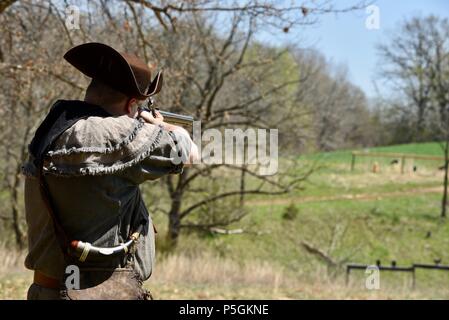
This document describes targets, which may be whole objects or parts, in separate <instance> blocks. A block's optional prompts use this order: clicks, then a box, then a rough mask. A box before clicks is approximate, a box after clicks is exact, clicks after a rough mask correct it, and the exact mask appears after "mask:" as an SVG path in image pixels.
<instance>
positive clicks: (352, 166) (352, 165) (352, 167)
mask: <svg viewBox="0 0 449 320" xmlns="http://www.w3.org/2000/svg"><path fill="white" fill-rule="evenodd" d="M354 167H355V153H354V152H353V153H352V159H351V171H354Z"/></svg>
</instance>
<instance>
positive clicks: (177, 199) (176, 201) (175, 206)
mask: <svg viewBox="0 0 449 320" xmlns="http://www.w3.org/2000/svg"><path fill="white" fill-rule="evenodd" d="M181 199H182V193H181V192H179V191H176V192H174V193H173V195H172V197H171V208H170V212H169V214H168V234H167V240H168V243H169V245H170V246H176V244H177V242H178V237H179V232H180V229H181V228H180V226H181V218H180V213H181Z"/></svg>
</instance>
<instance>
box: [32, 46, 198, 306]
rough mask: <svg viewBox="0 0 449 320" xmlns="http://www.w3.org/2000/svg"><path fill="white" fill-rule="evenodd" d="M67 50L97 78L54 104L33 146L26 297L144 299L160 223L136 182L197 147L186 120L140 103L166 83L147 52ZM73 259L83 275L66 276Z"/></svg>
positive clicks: (169, 169)
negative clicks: (76, 95) (75, 96)
mask: <svg viewBox="0 0 449 320" xmlns="http://www.w3.org/2000/svg"><path fill="white" fill-rule="evenodd" d="M64 58H65V59H66V60H67V61H68V62H69V63H70V64H72V65H73V66H74V67H75V68H76V69H78V70H79V71H81V72H82V73H84V74H85V75H87V76H88V77H90V78H92V81H91V83H90V85H89V86H88V88H87V90H86V94H85V98H84V101H78V100H58V101H57V102H56V103H55V104H54V105H53V107H52V108H51V110H50V111H49V113H48V115H47V116H46V118H45V119H44V121H43V122H42V123H41V124H40V126H39V127H38V129H37V130H36V133H35V136H34V138H33V139H32V141H31V143H30V145H29V159H28V161H27V162H26V163H25V164H24V166H23V173H24V174H25V176H26V180H25V210H26V220H27V224H28V241H29V252H28V255H27V257H26V260H25V265H26V267H27V268H29V269H31V270H34V281H33V284H32V285H31V287H30V288H29V291H28V299H61V298H63V299H146V298H148V297H149V294H148V292H146V291H145V290H144V289H143V288H142V282H143V281H145V280H147V279H148V278H149V277H150V276H151V274H152V271H153V267H154V261H155V260H154V258H155V233H156V232H157V231H156V229H155V227H154V225H153V223H152V219H151V216H150V215H149V213H148V211H147V209H146V207H145V204H144V202H143V200H142V196H141V193H140V189H139V185H140V184H141V183H143V182H145V181H147V180H154V179H158V178H160V177H162V176H164V175H167V174H178V173H180V172H182V170H183V167H184V165H186V164H189V163H192V162H193V161H194V160H195V159H196V158H197V157H198V152H197V148H196V146H195V144H194V143H193V141H192V140H191V138H190V136H189V134H188V132H187V131H186V130H185V129H184V128H182V127H180V126H177V125H174V124H170V123H167V121H164V117H163V116H162V115H161V113H160V112H158V111H157V110H155V109H151V110H150V109H146V108H138V103H139V101H143V100H146V99H151V97H152V96H154V95H155V94H157V93H158V92H159V91H160V89H161V86H162V73H161V72H159V73H158V74H157V75H156V76H155V77H154V79H153V80H152V79H151V71H150V69H149V68H148V66H147V65H146V64H145V63H144V62H143V61H142V60H141V59H139V58H138V57H136V56H134V55H130V54H127V53H120V52H118V51H116V50H115V49H113V48H111V47H110V46H107V45H104V44H101V43H86V44H82V45H79V46H76V47H74V48H72V49H71V50H69V51H68V52H67V53H66V54H65V55H64ZM170 116H172V117H174V118H175V120H176V118H177V116H178V115H176V114H170ZM178 118H180V119H181V120H180V121H181V122H176V121H173V123H175V122H176V123H181V124H189V123H190V122H191V121H192V120H193V119H191V118H189V117H185V116H179V117H178ZM180 159H182V160H183V161H179V160H180ZM68 266H74V267H75V268H78V270H79V271H80V273H79V279H78V280H79V281H74V282H70V281H67V280H68V276H67V273H66V268H67V267H68ZM67 283H69V284H71V285H70V286H69V285H67ZM72 284H74V285H73V286H72Z"/></svg>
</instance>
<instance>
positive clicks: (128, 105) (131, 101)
mask: <svg viewBox="0 0 449 320" xmlns="http://www.w3.org/2000/svg"><path fill="white" fill-rule="evenodd" d="M136 101H137V100H136V99H135V98H129V99H128V102H127V103H126V114H131V113H134V110H133V106H134V104H135V103H136Z"/></svg>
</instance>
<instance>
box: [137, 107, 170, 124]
mask: <svg viewBox="0 0 449 320" xmlns="http://www.w3.org/2000/svg"><path fill="white" fill-rule="evenodd" d="M155 113H156V117H155V116H153V113H152V112H150V111H146V110H143V111H141V112H140V113H139V115H140V116H141V117H142V119H144V120H145V121H146V122H148V123H151V124H154V125H158V124H163V123H164V117H163V116H162V115H161V114H160V112H159V111H157V110H155Z"/></svg>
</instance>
